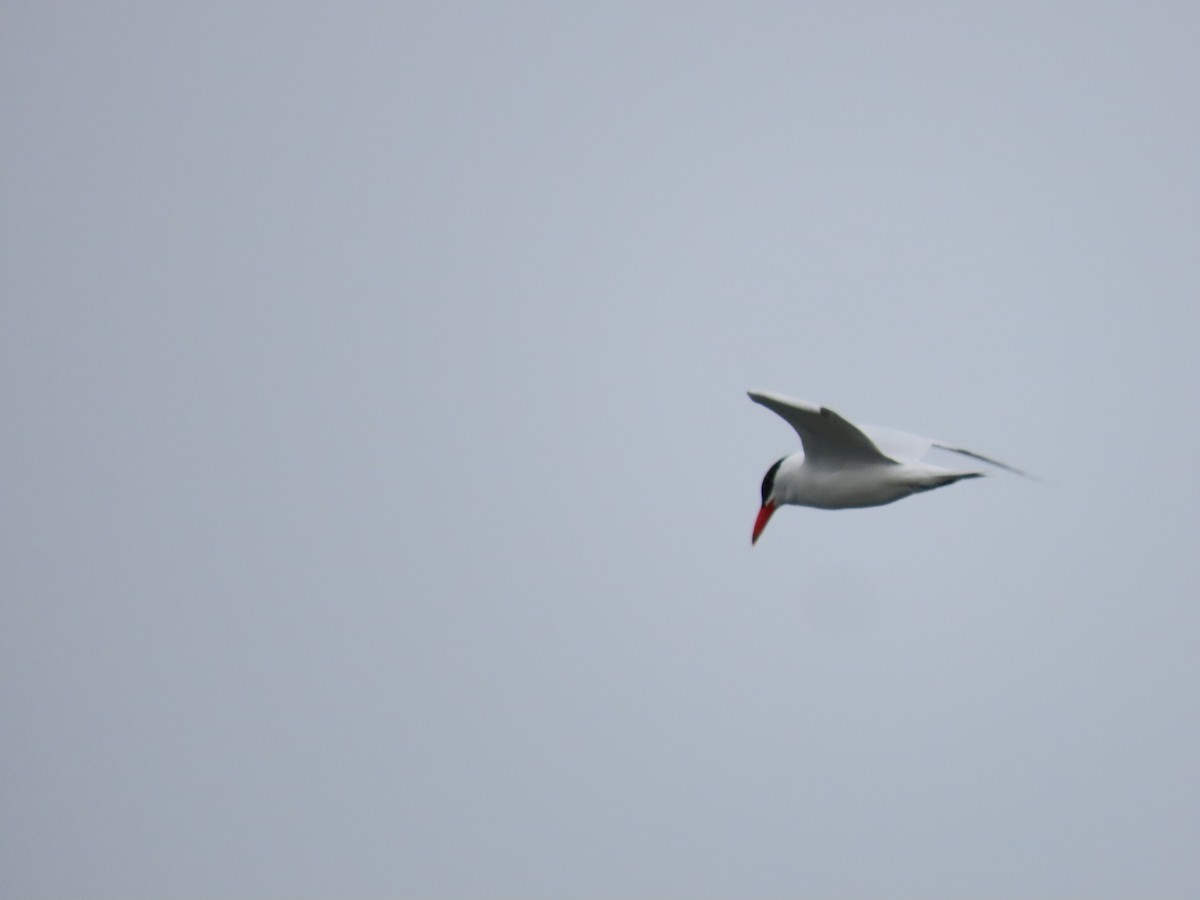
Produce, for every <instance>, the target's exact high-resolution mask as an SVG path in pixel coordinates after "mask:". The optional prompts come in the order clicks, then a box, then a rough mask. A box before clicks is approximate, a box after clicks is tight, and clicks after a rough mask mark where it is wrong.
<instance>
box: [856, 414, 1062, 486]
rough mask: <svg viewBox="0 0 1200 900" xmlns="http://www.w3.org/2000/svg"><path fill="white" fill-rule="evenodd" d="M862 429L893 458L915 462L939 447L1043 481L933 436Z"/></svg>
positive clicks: (1014, 467) (879, 429)
mask: <svg viewBox="0 0 1200 900" xmlns="http://www.w3.org/2000/svg"><path fill="white" fill-rule="evenodd" d="M862 431H863V433H864V434H865V435H867V437H869V438H870V439H871V440H872V441H874V442H875V446H876V447H878V448H879V449H880V450H882V451H883V452H884V453H886V454H887V455H888V456H890V457H892V459H895V460H898V461H900V462H915V461H916V460H918V459H920V458H921V457H922V456H924V455H925V454H926V453H928V452H929V451H930V450H932V449H933V448H934V447H937V448H938V449H939V450H947V451H949V452H950V453H958V454H960V455H962V456H969V457H970V458H971V459H977V460H979V461H980V462H985V463H987V464H988V465H992V466H996V467H997V468H999V469H1004V470H1005V471H1007V472H1012V473H1013V474H1014V475H1021V476H1023V477H1025V478H1032V479H1033V480H1034V481H1041V479H1040V478H1038V477H1037V476H1036V475H1031V474H1030V473H1029V472H1025V471H1022V470H1021V469H1018V468H1017V467H1016V466H1010V465H1009V464H1008V463H1002V462H1000V460H998V459H992V458H991V457H990V456H984V455H983V454H982V453H976V452H975V451H974V450H967V449H965V448H963V447H954V446H952V445H950V444H946V443H943V442H942V441H935V440H934V439H933V438H927V437H921V436H920V435H917V434H909V433H908V432H907V431H898V430H896V429H895V428H881V427H880V426H878V425H863V426H862Z"/></svg>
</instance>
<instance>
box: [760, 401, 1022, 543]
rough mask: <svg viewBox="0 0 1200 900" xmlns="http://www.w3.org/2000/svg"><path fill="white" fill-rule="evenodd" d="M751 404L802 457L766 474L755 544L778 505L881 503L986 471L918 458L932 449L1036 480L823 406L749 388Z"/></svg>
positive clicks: (981, 457) (976, 455)
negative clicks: (795, 440) (790, 431)
mask: <svg viewBox="0 0 1200 900" xmlns="http://www.w3.org/2000/svg"><path fill="white" fill-rule="evenodd" d="M750 399H751V400H753V401H754V402H755V403H761V404H762V405H763V406H765V407H766V408H767V409H769V410H771V411H772V412H774V413H778V414H779V415H780V416H782V417H783V419H784V420H785V421H786V422H787V423H788V424H789V425H791V426H792V427H793V428H794V429H796V433H797V434H799V435H800V443H801V444H803V445H804V450H803V452H801V453H793V454H792V455H791V456H785V457H783V459H780V460H779V461H777V462H776V463H775V464H774V465H773V466H771V468H769V469H767V474H766V475H765V476H764V477H763V482H762V507H761V508H760V509H759V511H758V518H757V519H755V520H754V532H753V533H752V534H751V536H750V543H751V544H754V543H756V542H757V541H758V538H759V535H761V534H762V532H763V529H764V528H766V527H767V522H768V521H769V520H770V518H771V516H772V515H774V513H775V510H776V509H778V508H779V507H780V506H784V505H787V504H792V505H795V506H815V507H817V508H818V509H852V508H856V507H864V506H883V505H884V504H886V503H894V502H895V501H897V500H900V499H902V498H904V497H908V496H909V495H911V494H917V493H920V492H921V491H929V490H933V489H934V488H939V487H944V486H946V485H948V484H954V482H956V481H962V480H963V479H964V478H979V477H980V476H982V475H983V474H984V473H983V472H974V471H968V472H964V471H955V470H953V469H943V468H941V467H940V466H932V465H929V464H928V463H923V462H921V461H920V460H921V457H922V456H924V455H925V454H926V453H928V452H929V451H930V450H931V449H932V448H934V447H937V448H939V449H941V450H949V451H950V452H952V453H958V454H961V455H962V456H969V457H971V459H977V460H979V461H981V462H985V463H989V464H990V465H993V466H997V467H999V468H1001V469H1007V470H1008V471H1010V472H1015V473H1016V474H1017V475H1024V476H1025V477H1027V478H1032V477H1033V476H1031V475H1029V474H1028V473H1027V472H1022V471H1021V470H1020V469H1016V468H1013V467H1012V466H1009V465H1006V464H1004V463H1002V462H999V461H997V460H994V459H991V458H989V457H987V456H984V455H982V454H980V453H975V452H973V451H971V450H964V449H963V448H961V447H952V446H950V445H949V444H944V443H942V442H941V441H935V440H933V439H932V438H923V437H918V436H917V435H915V434H908V433H906V432H903V431H895V430H894V429H891V428H876V427H873V426H869V425H854V424H853V423H851V422H848V421H846V420H845V419H843V418H842V417H841V416H839V415H838V414H837V413H835V412H834V411H833V410H832V409H829V408H828V407H824V406H813V405H812V404H811V403H805V402H803V401H801V400H793V399H791V398H790V397H783V396H781V395H779V394H768V393H766V392H763V391H750Z"/></svg>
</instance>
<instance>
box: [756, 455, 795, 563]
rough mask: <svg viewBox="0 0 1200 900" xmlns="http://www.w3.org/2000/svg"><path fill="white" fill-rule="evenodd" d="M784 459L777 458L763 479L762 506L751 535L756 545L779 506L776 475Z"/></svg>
mask: <svg viewBox="0 0 1200 900" xmlns="http://www.w3.org/2000/svg"><path fill="white" fill-rule="evenodd" d="M784 459H787V457H786V456H785V457H783V459H777V460H776V461H775V463H774V465H772V466H771V468H769V469H767V474H766V475H764V476H763V480H762V506H761V507H759V510H758V518H757V519H755V520H754V532H753V533H752V534H751V535H750V543H751V545H754V544H756V543H758V536H759V535H760V534H762V533H763V529H764V528H766V527H767V522H769V521H771V516H773V515H774V514H775V510H776V509H777V508H778V506H779V502H778V501H777V500H776V499H775V475H776V473H777V472H778V471H779V466H780V465H781V464H782V463H783V460H784Z"/></svg>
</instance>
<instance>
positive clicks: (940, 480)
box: [912, 472, 987, 494]
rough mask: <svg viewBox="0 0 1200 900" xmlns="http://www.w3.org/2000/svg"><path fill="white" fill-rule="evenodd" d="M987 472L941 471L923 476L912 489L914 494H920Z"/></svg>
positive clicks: (980, 476)
mask: <svg viewBox="0 0 1200 900" xmlns="http://www.w3.org/2000/svg"><path fill="white" fill-rule="evenodd" d="M986 474H987V473H986V472H939V473H937V474H934V475H930V476H928V477H927V478H923V479H922V480H921V481H920V482H919V483H917V484H914V485H913V489H912V490H913V493H914V494H919V493H920V492H921V491H932V490H933V489H934V488H940V487H945V486H946V485H948V484H954V482H956V481H963V480H965V479H967V478H982V477H983V476H984V475H986Z"/></svg>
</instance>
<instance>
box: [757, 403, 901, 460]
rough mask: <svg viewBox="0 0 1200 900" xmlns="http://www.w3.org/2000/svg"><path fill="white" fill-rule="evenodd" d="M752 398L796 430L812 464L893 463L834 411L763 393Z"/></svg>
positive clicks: (806, 457) (806, 455) (868, 439)
mask: <svg viewBox="0 0 1200 900" xmlns="http://www.w3.org/2000/svg"><path fill="white" fill-rule="evenodd" d="M750 399H751V400H753V401H754V402H755V403H760V404H762V405H763V406H765V407H766V408H767V409H769V410H771V412H773V413H776V414H778V415H779V416H781V417H782V418H783V419H784V420H785V421H786V422H787V423H788V424H789V425H791V426H792V427H793V428H795V429H796V433H797V434H798V435H800V442H801V443H802V444H803V445H804V457H805V460H806V461H807V462H809V463H811V464H813V465H818V466H820V465H828V466H839V465H845V464H847V463H850V464H863V463H881V462H883V463H890V462H894V460H891V459H889V458H888V457H887V456H885V455H884V454H883V453H882V452H881V451H880V449H879V448H878V447H876V446H875V444H874V443H872V442H871V439H870V438H869V437H867V436H866V435H865V434H863V433H862V431H860V430H859V428H858V427H857V426H855V425H853V424H851V423H850V422H847V421H846V420H845V419H843V418H842V417H841V416H839V415H838V414H837V413H835V412H834V411H833V410H831V409H827V408H826V407H824V406H813V405H812V404H811V403H805V402H803V401H802V400H792V399H791V398H789V397H783V396H780V395H779V394H768V393H766V392H764V391H750Z"/></svg>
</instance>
